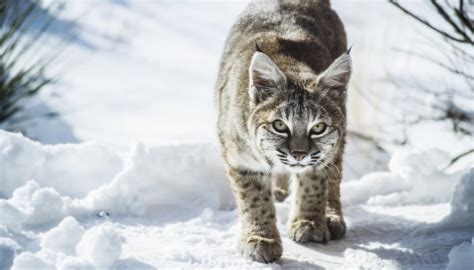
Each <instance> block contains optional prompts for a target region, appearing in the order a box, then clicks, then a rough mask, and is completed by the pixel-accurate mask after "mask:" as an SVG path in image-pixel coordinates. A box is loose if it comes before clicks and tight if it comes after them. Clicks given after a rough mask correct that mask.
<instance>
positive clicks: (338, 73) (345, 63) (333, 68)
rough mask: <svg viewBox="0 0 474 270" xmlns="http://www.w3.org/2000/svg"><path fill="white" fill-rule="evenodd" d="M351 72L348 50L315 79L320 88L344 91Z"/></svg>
mask: <svg viewBox="0 0 474 270" xmlns="http://www.w3.org/2000/svg"><path fill="white" fill-rule="evenodd" d="M351 72H352V60H351V55H350V49H349V50H348V51H347V52H345V53H343V54H342V55H341V56H339V57H338V58H337V59H336V60H334V61H333V62H332V64H331V65H330V66H329V67H328V68H327V69H326V70H325V71H324V72H323V73H322V74H321V75H319V77H318V79H317V83H316V84H317V86H318V87H321V88H323V89H324V88H326V89H328V88H335V89H346V88H347V84H348V83H349V79H350V77H351Z"/></svg>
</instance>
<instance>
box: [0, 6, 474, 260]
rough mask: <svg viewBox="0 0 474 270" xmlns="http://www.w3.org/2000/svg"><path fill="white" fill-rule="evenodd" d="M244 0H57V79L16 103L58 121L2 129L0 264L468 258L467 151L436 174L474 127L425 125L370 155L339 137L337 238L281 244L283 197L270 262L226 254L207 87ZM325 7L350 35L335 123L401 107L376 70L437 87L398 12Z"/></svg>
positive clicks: (224, 195) (220, 173)
mask: <svg viewBox="0 0 474 270" xmlns="http://www.w3.org/2000/svg"><path fill="white" fill-rule="evenodd" d="M246 2H247V1H213V2H208V1H140V0H137V1H102V0H100V1H96V0H91V1H70V2H68V3H67V5H66V6H65V8H64V10H63V12H61V14H60V16H61V20H60V21H59V24H60V25H59V27H65V29H66V28H67V27H66V26H65V25H68V24H67V22H71V21H77V23H72V29H68V30H67V32H70V33H75V34H76V35H77V36H75V38H74V39H72V40H68V41H67V53H66V54H65V55H67V57H61V58H60V59H59V60H58V61H57V62H55V65H54V67H52V68H51V72H52V73H53V74H55V75H57V74H58V73H59V75H60V76H59V77H61V81H60V82H59V83H58V84H56V85H55V86H53V87H52V88H51V89H49V90H48V91H45V92H43V93H42V94H41V95H40V96H39V97H38V99H37V100H36V102H37V106H36V107H32V108H29V109H30V112H31V113H32V114H33V115H34V114H38V113H39V112H44V111H45V110H46V111H47V110H48V109H53V110H56V111H58V112H59V114H60V116H59V117H56V118H44V117H33V118H32V119H31V120H27V121H25V122H23V125H22V126H21V130H24V131H25V132H26V133H27V134H28V135H29V137H30V138H31V137H32V138H34V139H35V140H30V139H27V138H25V137H24V136H22V135H20V134H15V133H10V132H5V131H2V130H0V258H1V259H0V269H8V268H10V267H11V268H12V269H40V268H42V269H100V268H102V269H155V268H159V269H161V268H192V269H194V268H225V269H242V268H263V269H287V268H305V269H318V268H329V269H334V268H365V269H367V268H369V269H386V268H389V269H394V268H400V269H407V268H409V269H419V268H424V269H444V268H446V267H448V268H449V269H466V268H465V267H466V266H467V267H470V268H472V260H471V261H470V260H469V259H470V258H471V259H472V257H473V256H472V252H473V247H472V241H473V236H474V233H473V231H474V210H473V199H472V198H474V169H472V167H473V164H474V163H473V162H474V160H473V159H472V158H466V159H465V161H464V162H459V163H458V164H456V166H452V167H450V168H449V170H446V169H445V168H446V167H447V165H448V163H449V161H450V160H451V158H452V156H453V155H454V154H457V153H460V152H462V151H465V150H466V148H467V147H472V138H467V139H466V138H459V137H454V136H450V135H446V134H449V133H450V131H449V127H446V126H443V125H441V126H440V125H435V124H431V123H430V124H429V125H419V126H416V127H413V129H410V130H407V132H408V134H407V135H408V136H409V137H410V139H412V140H413V142H414V144H415V145H416V146H417V147H416V148H413V147H409V146H407V147H399V148H397V149H390V153H387V154H384V155H383V156H380V155H379V154H378V153H376V152H374V151H373V149H372V148H370V147H367V146H366V145H363V144H360V145H358V144H355V143H354V142H353V141H352V140H350V141H349V143H348V148H347V151H346V157H345V164H344V174H345V176H344V181H343V183H342V187H341V188H342V200H343V205H344V214H345V217H346V222H347V225H348V232H347V235H346V237H345V238H344V239H342V240H339V241H333V242H330V243H328V244H326V245H322V244H309V245H299V244H296V243H294V242H293V241H291V240H289V239H288V237H287V236H286V220H287V218H288V215H289V208H290V205H289V202H288V201H285V202H283V203H277V204H276V211H277V215H278V224H277V226H278V228H279V230H280V232H281V236H282V241H283V246H284V254H283V257H282V259H281V260H279V261H278V262H277V263H274V264H270V265H264V264H260V263H255V262H252V261H249V260H246V259H244V258H242V257H241V256H240V255H239V254H238V252H237V243H238V237H239V229H240V224H239V220H238V211H237V210H236V209H235V203H234V199H233V195H232V192H231V189H230V187H229V184H228V182H227V179H226V175H225V170H224V165H223V162H222V160H221V158H220V157H219V151H218V147H217V146H216V143H215V142H216V138H215V121H214V120H215V109H214V105H213V97H212V95H213V91H212V88H213V84H214V82H215V77H216V73H217V67H218V61H219V57H220V54H221V51H222V48H223V44H224V40H225V38H226V35H227V33H228V30H229V28H230V26H231V25H232V23H233V22H234V20H235V18H236V16H237V15H238V14H239V12H240V11H241V10H242V9H243V8H244V7H245V6H246V4H247V3H246ZM332 2H333V6H334V7H335V9H336V10H337V12H338V13H339V15H340V16H341V18H342V20H343V21H344V23H345V26H346V30H347V32H348V35H349V42H350V43H351V44H354V46H353V53H352V55H353V61H354V75H353V78H352V85H351V91H350V92H349V104H348V106H349V114H348V117H349V127H350V128H351V129H353V130H363V131H366V132H368V134H372V135H374V136H375V135H378V134H379V133H380V132H382V133H381V135H386V134H388V131H387V130H384V129H383V128H385V127H386V126H385V123H386V120H387V118H390V117H397V116H398V114H397V112H396V111H395V108H394V107H396V106H392V104H390V106H386V107H387V108H389V109H390V110H392V108H393V110H394V111H393V113H392V112H390V115H389V116H387V115H386V114H384V112H383V110H379V109H380V108H382V109H383V108H384V107H385V106H384V105H383V104H384V103H383V101H386V100H388V101H389V102H390V103H394V102H397V103H396V105H397V106H398V105H399V104H402V102H401V101H400V100H397V99H396V98H397V96H394V95H393V91H392V92H390V91H389V90H390V86H387V85H381V83H380V81H381V78H382V79H383V78H385V76H386V75H387V74H390V73H395V74H397V75H400V76H401V77H404V76H409V75H412V74H420V72H419V70H424V71H425V72H424V73H423V74H420V76H422V77H423V78H422V79H425V80H428V81H430V82H433V83H435V84H436V86H439V85H441V84H443V82H440V81H439V80H437V79H436V78H435V79H433V78H432V76H434V77H438V78H443V80H446V81H449V80H447V79H446V78H445V77H444V76H440V75H439V73H438V72H437V71H436V70H435V67H433V65H428V66H427V65H423V64H420V63H419V62H418V61H416V59H414V58H412V57H411V56H408V55H404V54H397V53H393V48H394V47H398V48H400V49H410V48H411V47H412V46H413V44H414V43H413V42H412V41H413V38H414V37H416V38H417V37H418V36H419V32H417V31H419V29H418V28H417V27H415V28H416V29H412V28H413V27H412V26H413V24H412V22H411V21H410V19H409V18H407V17H405V16H403V15H402V14H401V13H400V12H399V11H397V10H395V9H393V8H392V7H390V6H389V5H388V4H386V3H380V4H375V3H372V2H371V3H369V2H367V3H364V2H357V3H355V2H354V3H351V2H348V1H335V0H334V1H332ZM415 6H416V5H415ZM183 18H186V19H185V20H183ZM387 18H388V19H387ZM374 21H376V22H377V23H373V22H374ZM394 22H396V23H394ZM58 33H59V34H58ZM61 33H64V29H63V30H62V31H57V32H53V33H50V34H49V35H47V38H46V40H45V42H44V44H45V49H50V48H51V47H56V46H52V44H58V41H61V40H62V41H63V42H64V40H66V39H67V38H66V37H64V36H62V34H61ZM59 44H61V42H59ZM58 47H61V45H59V46H58ZM55 72H56V73H55ZM444 83H445V82H444ZM392 90H393V89H392ZM396 90H398V89H396ZM367 96H369V97H370V99H367ZM398 98H399V97H398ZM370 100H372V102H375V103H376V104H380V106H378V107H380V108H378V109H377V106H375V107H374V106H369V105H368V103H369V101H370ZM408 106H409V105H408ZM387 126H390V125H387ZM380 127H383V128H382V129H381V128H380ZM1 128H3V127H0V129H1ZM397 128H398V126H395V127H394V129H395V131H399V130H396V129H397ZM49 143H52V144H53V145H50V144H49ZM130 145H131V146H130ZM361 145H362V146H361ZM434 147H436V148H434ZM392 150H393V151H392ZM391 153H393V154H391ZM469 263H471V265H469Z"/></svg>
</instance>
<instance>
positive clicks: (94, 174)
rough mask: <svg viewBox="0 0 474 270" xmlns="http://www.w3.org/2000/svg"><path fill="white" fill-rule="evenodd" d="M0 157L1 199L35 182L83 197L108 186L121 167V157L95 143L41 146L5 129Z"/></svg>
mask: <svg viewBox="0 0 474 270" xmlns="http://www.w3.org/2000/svg"><path fill="white" fill-rule="evenodd" d="M0 156H1V161H2V162H1V164H0V168H1V169H0V187H1V188H0V199H1V198H9V197H10V196H11V195H12V194H13V191H15V190H16V189H17V188H18V187H20V186H23V185H24V184H25V183H26V182H28V181H30V180H32V179H34V180H35V181H36V182H37V183H38V184H40V185H41V186H44V187H54V189H55V190H56V191H57V192H59V193H60V194H63V195H67V196H73V197H83V196H85V195H87V193H88V192H89V191H90V190H92V189H94V188H98V187H100V186H101V185H103V184H105V183H108V182H109V181H110V179H112V178H113V176H114V175H115V174H116V173H117V172H118V171H119V170H120V168H121V167H122V160H121V158H120V157H119V155H118V154H116V153H113V152H111V151H109V150H108V149H107V148H105V147H103V146H100V145H98V144H95V143H83V144H64V145H61V146H50V145H41V144H40V143H37V142H34V141H31V140H29V139H26V138H25V137H23V136H22V135H21V134H15V133H9V132H6V131H3V130H0ZM18 168H21V169H18Z"/></svg>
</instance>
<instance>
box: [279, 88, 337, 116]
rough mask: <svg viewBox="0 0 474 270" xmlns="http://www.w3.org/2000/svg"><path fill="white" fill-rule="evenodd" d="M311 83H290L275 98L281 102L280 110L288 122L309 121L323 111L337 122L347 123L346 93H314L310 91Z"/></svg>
mask: <svg viewBox="0 0 474 270" xmlns="http://www.w3.org/2000/svg"><path fill="white" fill-rule="evenodd" d="M311 83H312V82H310V81H296V82H293V81H289V82H288V86H287V88H286V91H281V92H280V94H279V95H278V96H277V97H275V98H276V99H277V100H278V101H277V102H280V104H279V107H280V108H279V110H280V114H281V115H282V117H284V118H286V119H287V120H292V119H294V118H297V119H300V120H302V119H309V118H314V117H316V114H317V112H318V110H321V109H323V110H324V111H325V112H326V113H328V114H329V115H330V117H331V119H333V121H335V122H341V121H342V122H344V121H345V99H344V98H345V97H344V96H343V95H345V93H342V94H341V93H330V92H331V91H334V92H339V91H340V90H336V89H325V90H322V91H314V90H312V89H309V87H308V85H311Z"/></svg>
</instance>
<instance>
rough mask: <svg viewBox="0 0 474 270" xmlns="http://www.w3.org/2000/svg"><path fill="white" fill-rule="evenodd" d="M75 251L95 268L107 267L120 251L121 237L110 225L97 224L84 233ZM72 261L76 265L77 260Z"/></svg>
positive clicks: (115, 259)
mask: <svg viewBox="0 0 474 270" xmlns="http://www.w3.org/2000/svg"><path fill="white" fill-rule="evenodd" d="M76 251H77V255H78V256H79V257H80V258H83V259H84V260H86V261H87V262H89V263H91V264H92V265H93V266H95V267H96V268H98V269H109V268H110V267H112V266H113V265H114V264H115V263H116V261H117V259H118V258H119V256H120V253H121V252H122V239H121V237H120V236H119V235H118V234H117V233H116V232H115V231H114V229H113V228H112V227H110V226H106V225H102V226H97V227H94V228H92V229H90V230H88V231H87V232H86V233H85V234H84V236H83V237H82V239H81V241H80V242H79V244H78V245H77V247H76ZM72 263H74V265H77V261H74V262H72ZM69 264H71V262H70V263H69ZM64 267H65V266H64Z"/></svg>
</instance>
